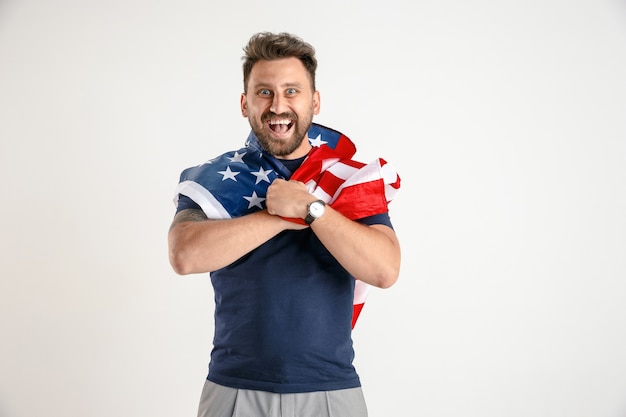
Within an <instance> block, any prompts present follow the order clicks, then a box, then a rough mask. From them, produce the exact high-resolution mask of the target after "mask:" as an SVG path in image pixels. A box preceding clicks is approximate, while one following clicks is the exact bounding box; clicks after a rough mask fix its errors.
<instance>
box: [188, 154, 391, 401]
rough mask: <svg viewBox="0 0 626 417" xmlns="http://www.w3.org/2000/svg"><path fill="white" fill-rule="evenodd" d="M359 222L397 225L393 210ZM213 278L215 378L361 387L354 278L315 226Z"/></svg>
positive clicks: (254, 385)
mask: <svg viewBox="0 0 626 417" xmlns="http://www.w3.org/2000/svg"><path fill="white" fill-rule="evenodd" d="M286 162H289V161H286ZM295 162H296V164H299V163H300V162H301V161H295ZM285 165H287V164H285ZM287 167H288V168H289V169H290V170H291V171H292V172H293V171H294V170H295V168H297V166H296V167H294V168H293V169H292V167H291V166H287ZM187 208H199V207H198V206H197V205H196V204H195V203H194V202H193V201H191V200H190V199H189V198H187V197H185V196H180V198H179V202H178V207H177V210H178V211H180V210H184V209H187ZM360 222H362V223H364V224H386V225H388V226H390V227H391V222H390V219H389V216H388V214H387V213H384V214H380V215H376V216H371V217H368V218H365V219H361V220H360ZM211 282H212V284H213V288H214V293H215V313H214V317H215V335H214V339H213V350H212V352H211V361H210V364H209V374H208V377H207V378H208V379H209V380H211V381H213V382H215V383H218V384H221V385H225V386H229V387H233V388H240V389H252V390H262V391H270V392H278V393H293V392H311V391H328V390H336V389H346V388H355V387H358V386H360V381H359V376H358V374H357V372H356V370H355V368H354V366H353V365H352V361H353V359H354V350H353V346H352V311H353V297H354V283H355V279H354V277H352V276H351V275H350V274H349V273H348V272H347V271H346V270H345V269H344V268H343V267H342V266H341V265H339V263H338V262H337V261H336V260H335V259H334V257H333V256H332V255H331V254H330V253H329V252H328V251H327V250H326V248H325V247H324V246H323V245H322V244H321V242H320V241H319V239H318V238H317V237H316V236H315V234H314V233H313V232H312V230H311V229H310V228H306V229H303V230H287V231H283V232H282V233H280V234H278V235H276V236H275V237H273V238H272V239H270V240H269V241H267V242H265V243H264V244H263V245H261V246H259V247H258V248H256V249H254V250H253V251H251V252H249V253H248V254H246V255H244V256H243V257H241V258H240V259H238V260H237V261H235V262H233V263H232V264H231V265H228V266H226V267H224V268H222V269H219V270H217V271H214V272H212V273H211Z"/></svg>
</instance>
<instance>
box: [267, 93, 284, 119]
mask: <svg viewBox="0 0 626 417" xmlns="http://www.w3.org/2000/svg"><path fill="white" fill-rule="evenodd" d="M286 107H287V99H286V98H285V97H282V96H281V95H280V94H275V95H274V98H273V99H272V106H271V107H270V111H271V112H272V113H275V114H281V113H283V112H284V111H285V109H286Z"/></svg>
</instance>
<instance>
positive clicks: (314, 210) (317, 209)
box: [311, 201, 324, 217]
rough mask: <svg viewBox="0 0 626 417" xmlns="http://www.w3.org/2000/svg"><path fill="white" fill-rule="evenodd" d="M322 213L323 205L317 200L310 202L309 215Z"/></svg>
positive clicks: (317, 215) (316, 215)
mask: <svg viewBox="0 0 626 417" xmlns="http://www.w3.org/2000/svg"><path fill="white" fill-rule="evenodd" d="M322 214H324V205H323V204H322V203H319V202H317V201H316V202H314V203H313V204H311V215H312V216H314V217H319V216H321V215H322Z"/></svg>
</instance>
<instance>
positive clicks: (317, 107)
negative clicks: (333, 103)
mask: <svg viewBox="0 0 626 417" xmlns="http://www.w3.org/2000/svg"><path fill="white" fill-rule="evenodd" d="M320 104H321V103H320V92H319V91H315V92H314V93H313V114H315V115H318V114H320Z"/></svg>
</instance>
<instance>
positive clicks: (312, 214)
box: [304, 200, 326, 225]
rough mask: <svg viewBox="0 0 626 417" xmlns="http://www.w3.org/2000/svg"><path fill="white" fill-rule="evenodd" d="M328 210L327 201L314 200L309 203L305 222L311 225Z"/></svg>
mask: <svg viewBox="0 0 626 417" xmlns="http://www.w3.org/2000/svg"><path fill="white" fill-rule="evenodd" d="M325 211H326V203H325V202H324V201H323V200H314V201H312V202H310V203H309V204H307V206H306V215H305V217H304V223H306V224H308V225H310V224H311V223H313V222H314V221H315V220H317V219H319V218H320V217H322V216H323V215H324V213H325Z"/></svg>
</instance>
